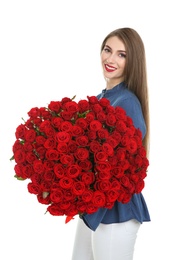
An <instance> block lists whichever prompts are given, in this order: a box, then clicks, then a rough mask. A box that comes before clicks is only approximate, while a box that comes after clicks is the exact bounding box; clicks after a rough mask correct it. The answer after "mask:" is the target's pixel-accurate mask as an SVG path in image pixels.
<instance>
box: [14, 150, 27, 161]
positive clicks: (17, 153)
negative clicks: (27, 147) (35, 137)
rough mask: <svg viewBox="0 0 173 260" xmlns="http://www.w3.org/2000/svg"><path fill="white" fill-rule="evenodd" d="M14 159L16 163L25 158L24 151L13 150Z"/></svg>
mask: <svg viewBox="0 0 173 260" xmlns="http://www.w3.org/2000/svg"><path fill="white" fill-rule="evenodd" d="M14 159H15V161H16V163H23V162H25V160H26V153H25V151H24V150H23V149H21V150H17V151H15V152H14Z"/></svg>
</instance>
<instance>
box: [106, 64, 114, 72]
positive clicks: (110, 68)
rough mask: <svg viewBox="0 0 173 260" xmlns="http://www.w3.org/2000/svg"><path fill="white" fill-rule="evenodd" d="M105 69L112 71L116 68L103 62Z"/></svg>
mask: <svg viewBox="0 0 173 260" xmlns="http://www.w3.org/2000/svg"><path fill="white" fill-rule="evenodd" d="M105 70H106V71H107V72H113V71H115V70H116V68H115V67H113V66H110V65H108V64H105Z"/></svg>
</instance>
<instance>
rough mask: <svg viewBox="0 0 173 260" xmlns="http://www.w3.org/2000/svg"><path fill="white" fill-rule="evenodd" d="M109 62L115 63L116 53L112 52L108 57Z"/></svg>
mask: <svg viewBox="0 0 173 260" xmlns="http://www.w3.org/2000/svg"><path fill="white" fill-rule="evenodd" d="M106 61H107V63H115V61H116V55H115V54H111V55H110V56H109V57H108V58H107V59H106Z"/></svg>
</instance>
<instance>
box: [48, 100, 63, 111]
mask: <svg viewBox="0 0 173 260" xmlns="http://www.w3.org/2000/svg"><path fill="white" fill-rule="evenodd" d="M48 108H49V109H50V110H52V111H53V112H55V113H58V112H59V111H60V108H61V102H60V101H51V102H50V103H49V105H48Z"/></svg>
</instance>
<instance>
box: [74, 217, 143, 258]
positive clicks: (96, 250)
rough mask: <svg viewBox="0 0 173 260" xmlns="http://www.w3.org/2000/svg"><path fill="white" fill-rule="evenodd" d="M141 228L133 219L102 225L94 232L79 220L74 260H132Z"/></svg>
mask: <svg viewBox="0 0 173 260" xmlns="http://www.w3.org/2000/svg"><path fill="white" fill-rule="evenodd" d="M139 227H140V223H139V222H137V221H136V220H134V219H133V220H130V221H127V222H123V223H116V224H100V225H99V226H98V228H97V229H96V231H92V230H90V229H89V228H88V227H87V226H86V225H85V223H84V222H83V220H81V219H79V220H78V224H77V230H76V236H75V242H74V248H73V254H72V260H132V259H133V253H134V246H135V241H136V237H137V232H138V229H139Z"/></svg>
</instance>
